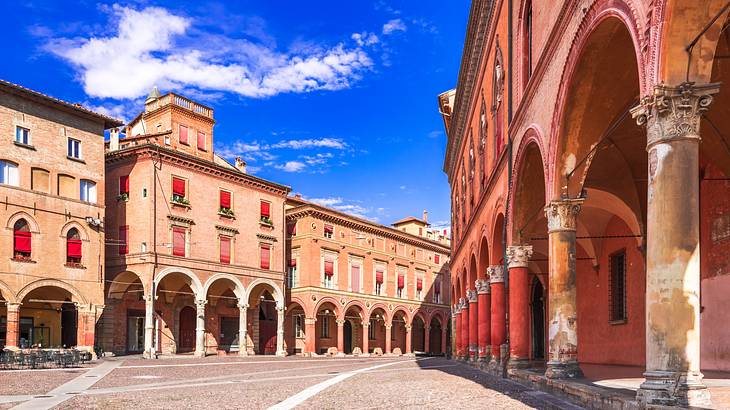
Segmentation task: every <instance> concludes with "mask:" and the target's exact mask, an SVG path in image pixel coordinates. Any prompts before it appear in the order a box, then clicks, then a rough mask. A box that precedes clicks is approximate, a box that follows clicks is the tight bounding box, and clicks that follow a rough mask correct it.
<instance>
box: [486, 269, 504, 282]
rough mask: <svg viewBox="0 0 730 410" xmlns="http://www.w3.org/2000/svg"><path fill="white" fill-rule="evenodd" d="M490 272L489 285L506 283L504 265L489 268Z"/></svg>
mask: <svg viewBox="0 0 730 410" xmlns="http://www.w3.org/2000/svg"><path fill="white" fill-rule="evenodd" d="M487 272H489V283H502V282H504V267H503V266H502V265H492V266H490V267H489V268H487Z"/></svg>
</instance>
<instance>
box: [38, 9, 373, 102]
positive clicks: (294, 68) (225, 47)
mask: <svg viewBox="0 0 730 410" xmlns="http://www.w3.org/2000/svg"><path fill="white" fill-rule="evenodd" d="M111 11H112V13H113V15H114V16H113V19H112V21H118V27H117V32H116V33H115V34H113V35H111V36H107V37H90V38H73V39H68V38H57V39H53V40H50V41H49V43H48V44H47V45H46V49H47V50H49V51H50V52H52V53H54V54H56V55H58V56H60V57H61V58H63V59H65V60H67V61H68V62H70V63H71V64H73V65H74V66H75V67H76V68H77V70H78V72H79V76H80V80H81V82H82V83H83V86H84V90H85V92H86V93H87V94H88V95H90V96H92V97H101V98H115V99H130V98H137V97H141V96H144V95H146V93H147V92H148V91H149V90H150V89H151V88H152V87H153V86H154V85H157V86H159V87H160V88H163V89H181V88H185V89H189V88H197V89H200V90H206V91H224V92H232V93H236V94H239V95H242V96H245V97H253V98H261V97H268V96H273V95H276V94H279V93H287V92H294V93H303V92H309V91H314V90H338V89H343V88H348V87H349V86H350V85H351V84H352V83H353V82H354V81H357V80H359V79H360V78H361V76H362V74H363V73H364V72H365V71H367V70H368V69H369V68H370V67H371V66H372V65H373V63H372V61H371V59H370V57H369V56H368V54H367V53H366V52H365V50H363V49H362V48H361V46H357V47H347V46H345V44H343V43H340V44H337V45H335V46H332V47H324V46H318V47H308V48H306V49H301V48H300V49H299V50H296V51H295V52H291V51H290V52H286V53H283V52H279V51H276V50H275V49H273V48H271V47H272V46H271V44H272V42H271V41H268V42H267V44H262V43H260V42H259V43H254V42H252V41H249V40H246V39H239V38H232V37H227V36H225V35H212V34H205V33H203V34H200V32H201V31H200V30H197V29H193V24H194V23H195V22H194V20H193V19H191V18H187V17H182V16H178V15H174V14H172V13H170V12H169V11H168V10H166V9H164V8H160V7H147V8H145V9H141V10H136V9H133V8H128V7H121V6H118V5H115V6H113V7H112V8H111ZM259 28H261V27H259ZM195 36H197V37H195ZM260 37H262V33H259V38H260ZM361 41H363V40H362V39H361ZM365 43H367V41H365ZM365 43H364V44H365Z"/></svg>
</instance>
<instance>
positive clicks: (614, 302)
mask: <svg viewBox="0 0 730 410" xmlns="http://www.w3.org/2000/svg"><path fill="white" fill-rule="evenodd" d="M609 265H610V267H609V268H610V269H611V276H610V278H609V280H610V282H609V284H608V300H609V304H610V307H609V314H610V319H609V320H610V321H611V322H624V321H626V251H625V250H622V251H620V252H616V253H614V254H612V255H611V256H609Z"/></svg>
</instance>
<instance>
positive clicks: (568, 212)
mask: <svg viewBox="0 0 730 410" xmlns="http://www.w3.org/2000/svg"><path fill="white" fill-rule="evenodd" d="M583 201H584V199H582V198H578V199H563V200H559V201H551V202H550V204H548V206H546V207H545V216H547V220H548V233H551V232H561V231H572V232H575V229H576V222H577V220H578V214H579V213H580V208H581V205H582V204H583Z"/></svg>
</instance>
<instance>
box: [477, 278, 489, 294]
mask: <svg viewBox="0 0 730 410" xmlns="http://www.w3.org/2000/svg"><path fill="white" fill-rule="evenodd" d="M475 284H476V287H477V294H479V295H483V294H485V293H486V294H489V293H490V292H491V291H492V288H491V287H490V286H489V280H488V279H477V281H476V283H475Z"/></svg>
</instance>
